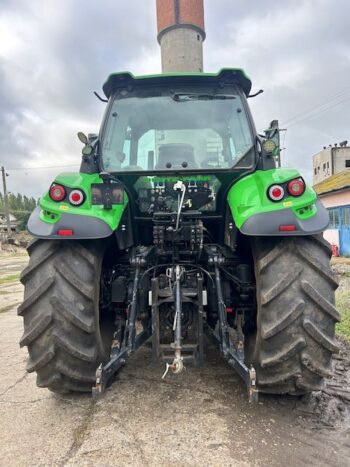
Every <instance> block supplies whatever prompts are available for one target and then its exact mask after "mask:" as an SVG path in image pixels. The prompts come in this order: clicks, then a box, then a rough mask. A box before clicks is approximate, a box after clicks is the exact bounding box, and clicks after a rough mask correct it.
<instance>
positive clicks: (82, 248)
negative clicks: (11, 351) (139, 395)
mask: <svg viewBox="0 0 350 467" xmlns="http://www.w3.org/2000/svg"><path fill="white" fill-rule="evenodd" d="M28 252H29V255H30V261H29V265H28V266H27V268H26V269H24V271H23V272H22V275H21V282H22V283H23V284H24V301H23V303H22V304H21V305H20V306H19V308H18V314H19V315H21V316H23V320H24V334H23V336H22V338H21V340H20V346H21V347H23V346H27V347H28V352H29V361H28V365H27V371H28V372H34V371H35V372H36V373H37V385H38V386H39V387H47V388H49V389H50V390H52V391H55V392H59V393H64V392H68V391H80V392H87V391H90V390H91V387H92V384H93V382H94V380H95V371H96V368H97V366H98V365H99V363H100V362H101V361H104V360H105V359H106V358H107V349H106V348H105V346H107V345H108V344H107V342H105V345H104V342H103V340H104V339H103V336H102V333H101V320H100V315H99V291H100V277H101V268H102V260H103V251H102V249H101V248H100V247H99V246H98V244H97V243H96V242H88V241H85V242H77V241H58V240H34V241H33V242H32V243H31V244H30V245H29V248H28Z"/></svg>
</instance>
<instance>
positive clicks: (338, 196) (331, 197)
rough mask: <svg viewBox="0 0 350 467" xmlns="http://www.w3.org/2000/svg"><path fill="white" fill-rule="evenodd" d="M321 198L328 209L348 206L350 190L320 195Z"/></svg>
mask: <svg viewBox="0 0 350 467" xmlns="http://www.w3.org/2000/svg"><path fill="white" fill-rule="evenodd" d="M319 198H320V200H321V201H322V203H323V205H324V206H325V207H326V208H334V207H337V206H346V205H348V204H350V190H349V189H347V190H343V191H340V192H336V193H327V194H325V195H319Z"/></svg>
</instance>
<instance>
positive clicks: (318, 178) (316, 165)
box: [313, 148, 332, 185]
mask: <svg viewBox="0 0 350 467" xmlns="http://www.w3.org/2000/svg"><path fill="white" fill-rule="evenodd" d="M331 175H332V148H327V149H324V150H323V151H321V152H319V153H318V154H315V155H314V156H313V177H314V178H313V181H314V183H313V184H314V185H316V183H319V182H322V180H324V179H325V178H327V177H330V176H331Z"/></svg>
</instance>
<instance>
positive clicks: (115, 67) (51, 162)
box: [0, 0, 350, 196]
mask: <svg viewBox="0 0 350 467" xmlns="http://www.w3.org/2000/svg"><path fill="white" fill-rule="evenodd" d="M205 21H206V31H207V40H206V42H205V50H204V53H205V70H206V71H217V70H218V69H220V68H222V67H224V66H227V67H231V66H232V67H235V66H237V67H243V68H244V69H245V70H246V71H247V73H248V75H249V76H250V77H251V78H252V80H253V90H258V89H260V88H262V89H264V90H265V92H264V94H262V95H260V96H258V97H257V98H256V99H251V101H250V103H251V106H252V110H253V113H254V116H255V121H256V125H257V128H258V129H263V128H265V127H266V125H267V124H268V123H269V122H270V121H271V120H272V119H275V118H278V119H279V120H280V123H281V125H282V126H283V127H284V128H287V129H288V130H287V132H286V133H285V136H283V137H282V140H283V146H284V147H285V148H286V149H285V150H284V151H283V153H282V154H283V156H282V157H283V165H285V166H294V167H296V168H298V169H299V170H300V171H301V172H302V173H303V174H304V175H305V176H306V177H307V178H308V179H309V180H311V173H312V170H311V169H312V162H311V156H312V155H313V154H314V153H316V152H318V151H319V150H320V149H322V147H323V146H324V145H328V144H333V143H335V142H340V141H343V140H345V139H348V140H350V2H349V1H348V0H284V1H279V0H264V1H261V0H250V1H248V0H205ZM124 70H130V71H132V72H133V73H134V74H143V73H154V72H155V71H156V72H160V50H159V46H158V44H157V42H156V12H155V0H104V1H101V0H99V1H97V0H89V1H87V0H45V1H42V0H0V165H5V167H6V168H7V172H8V173H9V177H8V179H7V181H8V189H9V190H10V191H12V192H17V191H20V192H22V193H24V194H27V195H34V196H39V195H40V194H42V192H43V191H45V190H46V188H47V186H48V185H49V184H50V182H51V180H52V179H53V177H54V175H55V174H56V173H59V172H62V171H67V170H74V164H76V168H78V167H79V161H80V154H81V152H80V151H81V144H80V143H79V142H78V140H77V138H76V133H77V131H79V130H83V131H85V132H96V131H98V128H99V123H100V120H101V117H102V113H103V110H104V105H105V104H103V103H102V102H99V101H98V100H97V99H96V97H95V96H94V95H93V94H92V92H93V91H94V90H97V91H99V92H101V86H102V84H103V82H104V81H105V79H106V77H107V76H108V74H109V73H110V72H112V71H124ZM62 165H65V166H67V167H62V168H40V169H39V168H36V167H50V166H62Z"/></svg>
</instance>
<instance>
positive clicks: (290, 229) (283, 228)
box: [279, 225, 297, 232]
mask: <svg viewBox="0 0 350 467" xmlns="http://www.w3.org/2000/svg"><path fill="white" fill-rule="evenodd" d="M296 230H297V228H296V226H295V225H280V227H279V231H280V232H295V231H296Z"/></svg>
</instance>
